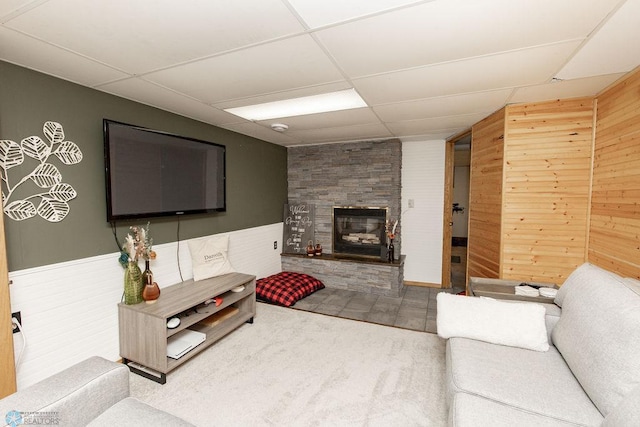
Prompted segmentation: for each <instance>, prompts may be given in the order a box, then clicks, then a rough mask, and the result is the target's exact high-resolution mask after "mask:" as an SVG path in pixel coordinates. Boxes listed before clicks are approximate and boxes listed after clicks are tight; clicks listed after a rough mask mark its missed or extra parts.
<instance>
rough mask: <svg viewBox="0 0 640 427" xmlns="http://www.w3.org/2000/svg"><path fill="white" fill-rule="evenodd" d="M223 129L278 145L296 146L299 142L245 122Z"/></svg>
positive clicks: (288, 136)
mask: <svg viewBox="0 0 640 427" xmlns="http://www.w3.org/2000/svg"><path fill="white" fill-rule="evenodd" d="M222 127H224V128H225V129H228V130H231V131H234V132H238V133H241V134H243V135H248V136H252V137H254V138H257V139H261V140H263V141H267V142H271V143H274V144H278V145H285V146H287V145H293V144H298V143H299V142H300V141H299V140H297V139H295V138H293V137H291V136H290V135H288V134H285V133H280V132H276V131H274V130H271V129H269V128H266V127H264V126H261V125H259V124H256V123H251V122H245V123H235V124H230V125H224V126H222Z"/></svg>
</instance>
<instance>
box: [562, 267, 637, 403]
mask: <svg viewBox="0 0 640 427" xmlns="http://www.w3.org/2000/svg"><path fill="white" fill-rule="evenodd" d="M590 271H591V273H592V275H590V276H589V277H585V278H584V280H582V281H581V282H580V283H574V284H572V286H571V288H570V289H569V290H568V292H566V294H565V295H564V297H563V301H562V316H561V317H560V320H559V321H558V323H557V324H556V326H555V328H554V329H553V333H552V335H551V336H552V339H553V343H554V344H555V346H556V347H557V348H558V350H559V351H560V353H562V356H563V357H564V359H565V360H566V361H567V364H568V365H569V367H570V368H571V370H572V372H573V374H574V375H575V377H576V378H577V379H578V381H580V384H582V387H583V388H584V389H585V391H586V392H587V394H588V395H589V397H590V398H591V400H593V402H594V403H595V405H596V406H597V407H598V409H599V410H600V412H602V413H603V414H604V415H605V416H606V415H607V414H609V412H611V411H612V410H613V409H614V408H615V407H616V406H617V405H618V403H619V402H620V401H621V400H622V398H623V397H624V396H625V395H626V394H628V393H630V392H631V391H632V390H633V389H634V388H636V387H637V386H639V385H640V357H638V355H639V354H640V296H639V295H638V294H637V293H636V292H634V291H633V290H632V289H631V288H630V286H631V284H628V283H626V282H625V280H623V279H622V278H621V277H619V276H617V275H615V274H613V273H608V272H604V270H602V271H598V270H597V269H593V268H590ZM603 272H604V273H603ZM563 287H564V286H563Z"/></svg>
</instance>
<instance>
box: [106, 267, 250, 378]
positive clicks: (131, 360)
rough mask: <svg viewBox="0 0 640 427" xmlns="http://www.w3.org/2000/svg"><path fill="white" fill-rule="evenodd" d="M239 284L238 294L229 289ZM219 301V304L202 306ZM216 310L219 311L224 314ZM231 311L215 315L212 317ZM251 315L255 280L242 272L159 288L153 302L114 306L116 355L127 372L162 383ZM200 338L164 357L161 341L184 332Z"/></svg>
mask: <svg viewBox="0 0 640 427" xmlns="http://www.w3.org/2000/svg"><path fill="white" fill-rule="evenodd" d="M239 286H244V290H242V291H241V292H234V291H232V289H234V288H238V287H239ZM214 297H221V298H222V303H221V304H220V305H218V306H216V304H215V303H213V302H211V303H207V304H205V301H209V300H211V299H212V298H214ZM225 309H226V311H225V312H222V310H225ZM225 313H233V314H232V315H229V316H227V315H225V316H219V318H220V320H219V321H216V317H213V316H216V314H219V315H222V314H225ZM255 314H256V277H255V276H251V275H248V274H242V273H230V274H225V275H224V276H218V277H212V278H210V279H205V280H199V281H197V282H194V281H193V280H188V281H185V282H182V283H178V284H176V285H172V286H168V287H166V288H163V289H162V293H161V294H160V298H159V299H158V300H157V301H156V302H155V303H153V304H147V303H144V302H142V303H140V304H134V305H126V304H124V303H120V304H118V321H119V330H120V356H121V357H122V358H123V360H124V363H126V364H127V365H128V366H129V369H131V371H132V372H135V373H137V374H140V375H142V376H144V377H146V378H149V379H151V380H153V381H156V382H159V383H161V384H164V383H165V382H166V374H167V373H168V372H169V371H171V370H172V369H175V368H176V367H178V366H180V365H181V364H182V363H184V362H186V361H187V360H189V359H190V358H192V357H193V356H195V355H197V354H198V353H200V352H201V351H203V350H204V349H206V348H207V347H209V346H210V345H211V344H213V343H214V342H216V341H217V340H219V339H220V338H222V337H223V336H225V335H227V334H228V333H230V332H232V331H233V330H235V329H236V328H238V327H239V326H241V325H242V324H243V323H245V322H249V323H253V317H254V316H255ZM172 317H178V318H179V319H180V325H179V326H178V327H176V328H174V329H169V328H167V320H168V319H170V318H172ZM187 328H188V329H191V330H194V331H198V332H202V333H204V334H206V339H205V341H204V342H202V343H201V344H199V345H198V346H196V347H195V348H193V349H192V350H190V351H189V352H188V353H186V354H184V355H183V356H182V357H180V358H179V359H172V358H170V357H168V356H167V339H168V338H169V337H171V336H172V335H175V334H176V333H178V332H180V331H183V330H185V329H187Z"/></svg>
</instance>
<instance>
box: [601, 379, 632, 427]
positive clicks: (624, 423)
mask: <svg viewBox="0 0 640 427" xmlns="http://www.w3.org/2000/svg"><path fill="white" fill-rule="evenodd" d="M638 426H640V387H636V388H635V389H634V390H633V391H632V392H631V393H629V394H627V395H626V396H625V397H624V398H623V399H622V400H621V401H620V403H618V405H617V406H616V407H615V408H613V411H611V412H609V415H607V416H606V417H605V419H604V423H602V427H638Z"/></svg>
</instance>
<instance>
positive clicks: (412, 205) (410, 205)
mask: <svg viewBox="0 0 640 427" xmlns="http://www.w3.org/2000/svg"><path fill="white" fill-rule="evenodd" d="M409 207H410V208H413V207H415V203H414V202H413V199H409Z"/></svg>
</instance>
